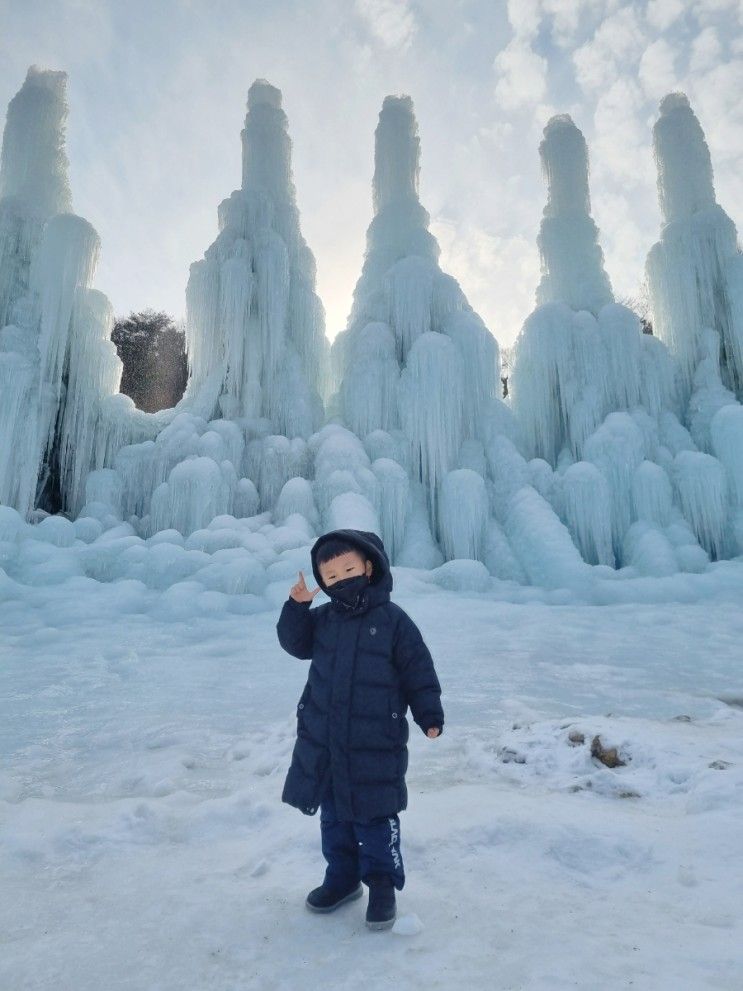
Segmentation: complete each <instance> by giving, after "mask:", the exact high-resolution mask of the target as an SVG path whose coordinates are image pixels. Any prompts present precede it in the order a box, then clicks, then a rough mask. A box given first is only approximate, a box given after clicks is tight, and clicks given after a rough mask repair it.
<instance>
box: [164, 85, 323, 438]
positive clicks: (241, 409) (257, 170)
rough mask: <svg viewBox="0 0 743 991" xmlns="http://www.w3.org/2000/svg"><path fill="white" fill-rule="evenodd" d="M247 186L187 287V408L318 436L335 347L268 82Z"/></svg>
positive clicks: (250, 141) (231, 202) (246, 143)
mask: <svg viewBox="0 0 743 991" xmlns="http://www.w3.org/2000/svg"><path fill="white" fill-rule="evenodd" d="M242 146H243V168H242V187H241V188H240V189H239V190H236V191H235V192H233V193H232V195H231V196H230V197H229V198H228V199H226V200H224V201H223V202H222V203H221V204H220V206H219V228H220V233H219V236H218V237H217V239H216V241H215V242H214V243H213V244H212V245H211V246H210V247H209V248H208V249H207V251H206V253H205V256H204V258H203V259H202V260H201V261H198V262H195V263H194V264H193V265H192V266H191V272H190V277H189V282H188V287H187V290H186V304H187V323H186V332H187V339H188V350H189V361H190V366H191V376H190V381H189V384H188V388H187V391H186V395H185V396H184V398H183V400H182V401H181V404H179V405H180V406H182V407H183V408H188V409H189V410H190V411H192V412H194V413H196V414H197V415H199V416H202V417H204V418H205V419H207V420H209V419H211V418H212V417H214V416H220V415H221V416H224V417H226V418H228V419H235V418H239V417H248V418H250V419H256V418H260V417H266V418H267V419H269V420H270V421H271V423H272V428H273V431H274V432H275V433H278V434H285V435H286V436H290V437H294V436H298V435H301V436H304V437H306V436H308V435H309V434H310V433H311V432H312V431H313V429H315V428H316V427H317V426H318V425H319V423H320V422H321V420H322V416H323V407H322V395H323V393H324V391H325V380H326V365H327V356H328V344H327V341H326V338H325V322H324V312H323V308H322V304H321V303H320V300H319V299H318V297H317V295H316V293H315V261H314V258H313V256H312V253H311V251H310V250H309V248H308V247H307V244H306V242H305V240H304V238H303V237H302V234H301V231H300V227H299V211H298V210H297V205H296V198H295V191H294V185H293V182H292V176H291V142H290V140H289V135H288V131H287V118H286V114H285V113H284V111H283V109H282V107H281V93H280V91H279V90H278V89H276V87H275V86H272V85H271V84H270V83H267V82H266V81H265V80H262V79H259V80H257V81H256V82H254V83H253V85H252V86H251V87H250V91H249V93H248V110H247V116H246V119H245V127H244V129H243V131H242Z"/></svg>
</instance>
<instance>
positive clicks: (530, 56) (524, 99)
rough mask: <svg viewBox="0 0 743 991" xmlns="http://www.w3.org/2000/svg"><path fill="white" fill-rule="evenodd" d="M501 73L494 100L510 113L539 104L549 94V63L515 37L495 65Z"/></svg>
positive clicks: (497, 58)
mask: <svg viewBox="0 0 743 991" xmlns="http://www.w3.org/2000/svg"><path fill="white" fill-rule="evenodd" d="M494 66H495V69H496V72H497V73H498V76H499V78H498V82H497V83H496V86H495V98H496V101H497V102H498V104H499V105H500V106H501V107H502V108H503V109H504V110H508V111H513V110H517V109H519V108H520V107H524V106H528V105H530V104H535V103H539V101H540V100H542V99H543V98H544V96H545V94H546V92H547V60H546V59H544V58H542V56H541V55H538V54H537V53H536V52H535V51H534V50H533V49H532V48H531V47H530V46H529V45H528V44H526V43H524V42H523V41H521V39H519V38H515V39H514V40H513V41H511V42H510V43H509V44H508V45H507V46H506V47H505V48H504V49H503V51H502V52H500V53H499V54H498V55H497V56H496V59H495V63H494Z"/></svg>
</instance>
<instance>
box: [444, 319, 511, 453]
mask: <svg viewBox="0 0 743 991" xmlns="http://www.w3.org/2000/svg"><path fill="white" fill-rule="evenodd" d="M442 330H443V332H444V333H445V334H446V335H447V337H450V338H451V339H452V340H453V341H454V343H455V344H456V345H457V347H458V348H459V351H460V353H461V355H462V363H463V367H464V373H465V379H466V381H467V388H466V390H465V393H464V409H463V415H462V427H463V430H464V434H465V436H466V437H478V438H480V439H481V440H483V439H486V430H485V417H484V413H485V411H486V410H487V409H488V408H489V403H490V402H491V401H492V400H493V399H496V398H497V396H498V386H499V385H500V353H499V351H498V342H497V341H496V339H495V338H494V337H493V335H492V334H491V333H490V331H489V330H488V329H487V327H486V326H485V324H484V323H483V322H482V320H481V319H480V318H479V317H478V316H477V314H476V313H474V312H473V311H472V310H458V311H456V312H454V313H452V314H451V316H449V317H448V318H447V319H446V321H445V322H444V324H443V326H442Z"/></svg>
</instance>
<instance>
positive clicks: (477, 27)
mask: <svg viewBox="0 0 743 991" xmlns="http://www.w3.org/2000/svg"><path fill="white" fill-rule="evenodd" d="M32 64H36V65H39V66H41V67H43V68H51V69H64V70H65V71H66V72H67V73H68V74H69V102H70V114H69V119H68V124H67V151H68V157H69V159H70V178H71V184H72V191H73V204H74V210H75V212H76V213H78V214H80V215H81V216H83V217H85V218H86V219H87V220H89V221H90V222H91V223H92V224H93V225H94V226H95V228H96V229H97V230H98V232H99V234H100V236H101V239H102V254H101V261H100V264H99V269H98V272H97V277H96V287H97V288H98V289H101V290H102V291H103V292H105V293H106V294H107V295H108V296H109V297H110V299H111V301H112V303H113V305H114V309H115V312H116V313H117V315H126V314H127V313H129V312H130V311H131V310H141V309H144V308H146V307H153V308H154V309H164V310H166V311H168V312H169V313H171V314H172V315H173V316H174V317H176V318H179V317H181V316H183V315H184V313H185V286H186V280H187V278H188V268H189V265H190V264H191V263H192V262H194V261H196V260H197V259H199V258H201V257H202V255H203V253H204V251H205V249H206V248H207V247H208V245H209V244H210V243H211V242H212V241H213V240H214V238H215V236H216V234H217V206H218V204H219V202H220V201H221V200H222V199H224V198H226V197H227V196H229V194H230V193H231V192H232V190H233V189H236V188H238V187H239V184H240V175H241V164H240V162H241V145H240V131H241V129H242V126H243V123H244V117H245V109H246V106H245V105H246V97H247V91H248V87H249V86H250V84H251V83H252V82H253V80H254V79H256V78H266V79H268V80H269V81H270V82H272V83H273V84H274V85H276V86H278V87H279V88H280V89H281V90H282V92H283V95H284V109H285V110H286V113H287V115H288V118H289V129H290V134H291V138H292V142H293V149H294V150H293V167H294V181H295V185H296V189H297V200H298V205H299V210H300V216H301V223H302V230H303V233H304V236H305V238H306V240H307V242H308V244H309V246H310V247H311V249H312V250H313V252H314V254H315V257H316V259H317V264H318V292H319V294H320V297H321V299H322V301H323V303H324V305H325V309H326V315H327V334H328V336H329V337H330V338H332V337H334V336H335V335H336V334H337V333H338V331H340V330H342V329H343V327H344V325H345V321H346V318H347V316H348V312H349V309H350V305H351V297H352V293H353V288H354V285H355V283H356V280H357V278H358V275H359V273H360V271H361V264H362V260H363V253H364V245H365V232H366V227H367V225H368V223H369V221H370V219H371V179H372V173H373V141H374V129H375V127H376V124H377V117H378V114H379V110H380V108H381V105H382V100H383V99H384V97H385V96H386V95H387V94H389V93H394V94H402V93H406V94H409V95H410V96H411V97H412V98H413V101H414V104H415V108H416V113H417V117H418V122H419V128H420V136H421V146H422V155H421V181H420V192H421V201H422V202H423V204H424V206H425V207H426V208H427V210H428V211H429V213H430V215H431V220H432V231H433V232H434V234H435V235H436V236H437V238H438V239H439V243H440V245H441V249H442V253H441V265H442V268H443V269H444V270H445V271H448V272H450V273H451V274H452V275H454V276H455V277H456V278H457V279H458V280H459V282H460V284H461V286H462V288H463V289H464V291H465V293H466V294H467V297H468V299H469V301H470V303H471V304H472V306H473V307H474V308H475V309H476V310H477V311H478V312H479V313H480V314H481V316H482V317H483V319H484V320H485V322H486V324H487V325H488V327H489V328H490V330H491V331H492V333H493V334H494V335H495V336H496V338H497V339H498V341H499V342H500V343H501V345H503V346H509V345H510V344H511V343H512V342H513V341H514V340H515V338H516V336H517V334H518V332H519V330H520V328H521V325H522V323H523V321H524V320H525V318H526V317H527V316H528V315H529V313H530V312H531V310H532V309H533V306H534V292H535V289H536V285H537V282H538V279H539V256H538V251H537V247H536V236H537V233H538V229H539V222H540V219H541V215H542V209H543V206H544V203H545V187H544V181H543V178H542V175H541V170H540V163H539V153H538V146H539V141H540V140H541V137H542V130H543V128H544V125H545V124H546V122H547V120H548V119H549V118H550V117H551V116H552V115H553V114H556V113H569V114H570V115H571V116H572V118H573V120H574V121H575V123H576V124H577V125H578V127H580V128H581V130H582V131H583V133H584V135H585V137H586V140H587V142H588V148H589V156H590V168H591V199H592V207H593V216H594V219H595V220H596V222H597V224H598V226H599V229H600V238H601V243H602V247H603V250H604V254H605V258H606V267H607V271H608V273H609V276H610V278H611V281H612V284H613V287H614V291H615V294H616V296H617V297H618V298H626V297H635V296H637V295H638V293H639V289H640V284H641V281H642V278H643V268H644V263H645V257H646V255H647V252H648V250H649V249H650V247H651V245H652V244H653V242H654V241H655V240H657V237H658V234H659V230H660V214H659V210H658V205H657V194H656V175H655V166H654V162H653V155H652V125H653V122H654V120H655V118H656V116H657V108H658V103H659V101H660V99H661V98H662V97H663V96H664V95H665V94H666V93H668V92H670V91H672V90H679V89H680V90H683V91H684V92H685V93H686V94H687V95H688V97H689V99H690V101H691V104H692V107H693V108H694V110H695V111H696V113H697V115H698V117H699V119H700V121H701V124H702V127H703V128H704V130H705V132H706V135H707V140H708V143H709V145H710V150H711V154H712V163H713V168H714V173H715V185H716V189H717V195H718V201H719V202H720V203H721V205H722V206H723V207H724V208H725V209H726V210H727V212H728V213H729V214H730V215H731V216H732V218H733V220H734V221H736V222H741V223H743V100H741V98H740V94H741V93H743V0H637V2H627V0H624V2H620V0H510V2H507V0H303V2H299V0H293V2H290V0H271V2H270V3H266V2H265V0H260V2H255V0H180V2H176V0H158V2H157V3H151V2H148V0H126V2H120V0H0V107H3V108H4V107H5V106H7V103H8V101H9V100H10V99H11V97H12V96H13V95H14V94H15V93H16V92H17V90H18V89H19V88H20V86H21V84H22V82H23V79H24V78H25V75H26V71H27V69H28V67H29V65H32ZM2 112H3V111H0V113H2Z"/></svg>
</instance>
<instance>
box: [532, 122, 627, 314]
mask: <svg viewBox="0 0 743 991" xmlns="http://www.w3.org/2000/svg"><path fill="white" fill-rule="evenodd" d="M539 156H540V158H541V160H542V171H543V173H544V176H545V178H546V180H547V190H548V192H547V205H546V206H545V208H544V217H543V219H542V224H541V226H540V229H539V237H538V239H537V242H538V244H539V253H540V256H541V260H542V279H541V282H540V283H539V286H538V288H537V302H538V303H551V302H555V301H557V300H559V301H561V302H564V303H567V304H568V305H569V306H571V307H572V308H573V309H574V310H588V311H589V312H591V313H593V314H594V316H597V315H598V312H599V310H600V309H601V307H602V306H604V304H605V303H610V302H612V300H613V296H612V291H611V285H610V283H609V277H608V275H607V274H606V272H605V271H604V257H603V253H602V251H601V247H600V245H599V243H598V228H597V227H596V224H595V223H594V221H593V218H592V217H591V197H590V193H589V190H588V148H587V147H586V141H585V138H584V137H583V135H582V134H581V132H580V131H579V130H578V128H577V127H576V126H575V124H574V123H573V121H572V119H571V118H570V117H569V116H568V115H567V114H558V115H557V116H556V117H552V118H551V119H550V121H549V122H548V124H547V126H546V127H545V129H544V139H543V141H542V143H541V144H540V146H539Z"/></svg>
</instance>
